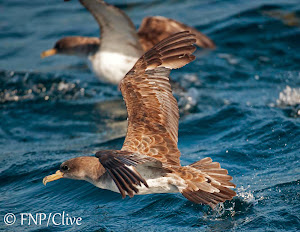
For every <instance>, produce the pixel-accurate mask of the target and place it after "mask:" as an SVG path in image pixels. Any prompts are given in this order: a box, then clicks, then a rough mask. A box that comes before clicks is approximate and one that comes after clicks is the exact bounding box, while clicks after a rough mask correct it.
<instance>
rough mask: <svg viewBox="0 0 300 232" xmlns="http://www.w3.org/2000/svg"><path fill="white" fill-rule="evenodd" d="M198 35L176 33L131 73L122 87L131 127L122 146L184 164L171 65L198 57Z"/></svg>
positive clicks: (158, 45)
mask: <svg viewBox="0 0 300 232" xmlns="http://www.w3.org/2000/svg"><path fill="white" fill-rule="evenodd" d="M195 41H196V40H195V35H193V34H191V33H189V32H180V33H177V34H174V35H172V36H170V37H168V38H166V39H164V40H162V41H161V42H160V43H158V44H157V45H155V46H154V47H153V48H152V49H150V50H149V51H148V52H146V53H145V54H144V55H143V56H142V57H141V58H140V59H139V60H138V61H137V63H136V64H135V66H134V67H133V68H132V69H131V71H129V72H128V73H127V75H126V76H125V77H124V79H123V80H122V81H121V83H120V89H121V91H122V94H123V98H124V100H125V103H126V107H127V111H128V129H127V135H126V138H125V142H124V144H123V147H122V150H124V151H131V152H137V153H139V154H143V155H147V156H150V157H153V158H155V159H157V160H159V161H161V162H163V163H165V164H168V165H180V160H179V157H180V152H179V150H178V148H177V141H178V119H179V113H178V106H177V102H176V100H175V98H174V96H173V94H172V90H171V86H170V83H169V74H170V71H171V69H176V68H180V67H182V66H184V65H186V64H188V63H189V62H191V61H192V60H194V59H195V57H194V56H193V55H192V53H193V52H194V51H195V49H196V48H195V47H194V46H192V44H193V43H195Z"/></svg>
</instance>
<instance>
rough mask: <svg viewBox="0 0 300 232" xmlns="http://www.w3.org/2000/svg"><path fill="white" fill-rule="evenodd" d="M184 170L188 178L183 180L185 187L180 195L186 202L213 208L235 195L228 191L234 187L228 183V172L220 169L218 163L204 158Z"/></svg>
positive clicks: (229, 178)
mask: <svg viewBox="0 0 300 232" xmlns="http://www.w3.org/2000/svg"><path fill="white" fill-rule="evenodd" d="M184 168H185V170H186V172H187V173H189V176H190V178H184V179H185V181H186V183H187V187H186V188H185V189H182V190H181V193H182V195H183V196H184V197H185V198H187V199H188V200H190V201H192V202H194V203H197V204H200V203H202V204H207V205H209V206H210V207H211V208H215V207H216V205H217V204H218V203H220V202H224V201H226V200H231V199H232V198H233V197H234V196H235V195H236V193H235V191H233V190H231V189H230V188H235V185H234V184H233V183H231V182H230V180H232V177H231V176H229V175H228V171H227V170H226V169H223V168H221V167H220V164H219V163H218V162H212V159H211V158H209V157H207V158H204V159H202V160H199V161H197V162H195V163H193V164H190V165H188V166H185V167H184ZM187 176H188V175H187ZM191 177H192V178H191Z"/></svg>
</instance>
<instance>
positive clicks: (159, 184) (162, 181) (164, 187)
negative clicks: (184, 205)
mask: <svg viewBox="0 0 300 232" xmlns="http://www.w3.org/2000/svg"><path fill="white" fill-rule="evenodd" d="M146 182H147V184H148V186H149V188H147V187H146V186H145V185H143V184H142V185H141V186H137V189H138V190H139V192H138V193H137V195H145V194H152V193H177V192H179V190H178V188H177V186H175V185H173V184H171V183H172V180H171V179H170V178H169V177H160V178H156V179H148V180H146Z"/></svg>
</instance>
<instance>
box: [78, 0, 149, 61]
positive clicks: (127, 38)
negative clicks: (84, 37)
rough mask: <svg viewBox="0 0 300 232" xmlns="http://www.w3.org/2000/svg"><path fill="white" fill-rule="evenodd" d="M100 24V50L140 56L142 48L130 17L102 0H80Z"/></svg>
mask: <svg viewBox="0 0 300 232" xmlns="http://www.w3.org/2000/svg"><path fill="white" fill-rule="evenodd" d="M80 3H81V4H82V5H83V6H84V7H85V8H86V9H87V10H89V11H90V12H91V14H92V15H93V16H94V18H95V19H96V21H97V22H98V24H99V26H100V31H101V45H100V46H101V50H102V51H107V52H111V53H113V52H116V53H123V54H124V55H127V56H132V57H140V56H141V55H142V54H143V49H142V47H141V45H140V42H139V39H138V36H137V32H136V29H135V27H134V25H133V23H132V21H131V20H130V18H129V17H128V16H127V15H126V14H125V13H124V12H123V11H122V10H120V9H119V8H117V7H115V6H113V5H110V4H108V3H106V2H104V1H102V0H80Z"/></svg>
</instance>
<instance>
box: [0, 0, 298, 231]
mask: <svg viewBox="0 0 300 232" xmlns="http://www.w3.org/2000/svg"><path fill="white" fill-rule="evenodd" d="M108 2H109V3H111V4H115V5H116V6H118V7H120V8H121V9H122V10H124V11H125V12H126V13H127V14H128V15H129V16H130V17H131V18H132V20H133V22H134V24H135V25H136V26H137V27H138V26H139V25H140V23H141V20H142V19H143V18H144V17H145V16H154V15H162V16H165V17H170V18H174V19H176V20H179V21H181V22H184V23H186V24H188V25H190V26H193V27H196V28H197V29H198V30H200V31H202V32H204V33H205V34H207V35H208V36H209V37H211V38H212V39H213V40H214V41H215V43H216V45H217V48H216V49H215V50H214V51H205V50H203V49H198V50H197V52H196V56H197V59H196V60H195V61H194V62H192V63H191V64H189V65H187V66H186V67H184V68H182V69H179V70H174V71H172V74H171V76H172V78H173V80H175V81H177V82H179V83H180V85H181V86H183V87H184V89H185V90H186V91H187V94H188V95H189V99H192V102H186V101H185V99H183V100H182V99H178V100H179V103H180V108H181V118H180V122H179V148H180V150H181V152H182V156H181V161H182V164H183V165H187V164H189V163H192V162H194V161H197V160H200V159H202V158H204V157H207V156H209V157H211V158H212V159H213V160H214V161H217V162H220V163H221V165H222V167H224V168H226V169H228V171H229V174H230V175H231V176H233V182H234V183H235V184H236V185H237V188H236V192H237V196H236V197H234V199H233V200H231V201H228V202H225V203H222V204H220V205H219V206H218V207H217V208H216V209H214V210H212V209H210V208H209V207H208V206H204V205H196V204H194V203H192V202H189V201H188V200H187V199H185V198H184V197H183V196H182V195H181V194H156V195H145V196H135V197H133V198H132V199H130V198H128V197H127V198H126V199H124V200H122V199H121V196H120V194H117V193H113V192H110V191H107V190H102V189H99V188H96V187H94V186H93V185H91V184H89V183H87V182H84V181H75V180H67V179H62V180H58V181H55V182H51V183H49V184H47V186H44V185H43V184H42V179H43V178H44V177H45V176H46V175H49V174H52V173H54V172H55V171H56V170H57V169H58V168H59V165H60V164H61V163H62V162H63V161H65V160H67V159H69V158H73V157H78V156H82V155H93V154H94V153H95V152H96V151H97V150H100V149H120V148H121V146H122V143H123V141H124V136H125V133H126V129H127V121H126V118H127V113H126V108H125V105H124V103H123V101H122V96H121V93H120V92H119V91H118V90H117V87H115V86H112V85H109V84H103V83H101V82H99V81H98V80H97V78H95V76H94V74H93V73H91V72H90V70H89V69H88V66H87V65H86V62H85V60H82V59H79V58H76V57H66V56H56V57H50V58H47V59H41V58H40V53H41V52H42V51H43V50H46V49H49V48H51V47H52V46H53V45H54V43H55V41H56V40H58V39H59V38H61V37H63V36H67V35H84V36H98V35H99V29H98V26H97V24H96V22H95V21H94V19H93V18H92V16H91V15H90V14H89V13H88V12H87V10H86V9H85V8H84V7H82V6H81V5H80V4H79V2H78V1H70V2H63V1H62V0H51V1H40V0H32V1H24V0H9V1H4V0H0V173H1V176H0V189H1V190H0V230H1V231H299V230H300V188H299V187H300V162H299V155H300V121H299V120H300V100H299V99H300V2H299V0H273V1H270V0H252V1H244V0H227V1H224V0H223V1H222V0H165V1H157V0H147V1H143V0H126V1H121V0H111V1H108ZM63 212H65V213H66V214H68V215H69V216H71V217H81V218H82V221H81V222H82V224H81V225H80V226H79V225H57V226H56V225H54V224H53V223H50V224H49V225H48V226H47V225H46V221H43V223H41V225H35V224H32V223H31V225H28V220H27V221H25V222H24V225H21V218H20V214H21V213H31V214H32V215H36V213H45V214H46V215H49V214H50V213H52V214H54V213H63ZM7 213H13V214H15V216H16V222H15V223H14V224H13V225H10V226H8V225H6V224H5V223H4V215H6V214H7Z"/></svg>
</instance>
